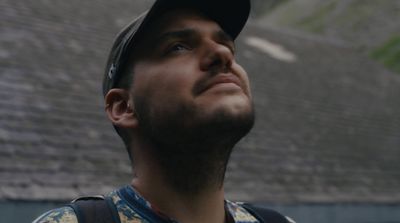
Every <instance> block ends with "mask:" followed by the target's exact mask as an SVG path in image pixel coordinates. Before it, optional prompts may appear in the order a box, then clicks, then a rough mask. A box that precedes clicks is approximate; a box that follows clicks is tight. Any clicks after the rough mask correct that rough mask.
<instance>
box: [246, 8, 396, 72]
mask: <svg viewBox="0 0 400 223" xmlns="http://www.w3.org/2000/svg"><path fill="white" fill-rule="evenodd" d="M277 2H278V1H266V3H265V4H262V6H261V3H260V2H259V1H255V2H254V4H255V5H257V7H258V8H261V9H262V10H260V9H258V10H256V11H257V15H258V17H259V23H260V24H262V25H263V26H273V27H278V28H281V29H282V28H285V29H294V30H299V31H303V32H304V31H305V32H308V33H312V34H317V35H321V36H323V37H325V38H328V39H333V40H336V41H342V42H345V43H348V44H350V45H352V46H354V47H355V48H357V49H358V50H359V51H360V52H363V53H365V54H368V55H370V56H371V57H372V58H374V59H376V60H378V61H381V62H382V63H384V64H385V65H386V66H387V67H388V68H390V69H392V70H395V71H397V72H398V73H400V65H399V64H400V23H399V22H398V21H400V1H393V0H380V1H376V0H296V1H294V0H286V1H279V2H280V4H278V3H277ZM267 3H268V4H267ZM273 3H274V4H273Z"/></svg>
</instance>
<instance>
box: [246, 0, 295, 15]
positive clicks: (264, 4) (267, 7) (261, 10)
mask: <svg viewBox="0 0 400 223" xmlns="http://www.w3.org/2000/svg"><path fill="white" fill-rule="evenodd" d="M287 1H289V0H268V1H266V0H252V1H251V6H252V9H251V11H252V14H253V15H254V16H256V17H257V16H262V15H265V14H267V13H268V12H270V11H272V10H274V9H275V8H277V7H278V6H280V5H283V3H286V2H287Z"/></svg>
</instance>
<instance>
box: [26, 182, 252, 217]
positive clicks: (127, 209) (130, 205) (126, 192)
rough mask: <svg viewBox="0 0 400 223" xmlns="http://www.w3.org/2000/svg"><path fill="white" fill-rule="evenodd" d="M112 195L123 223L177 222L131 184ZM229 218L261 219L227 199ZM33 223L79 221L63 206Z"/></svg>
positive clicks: (67, 207)
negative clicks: (153, 205) (155, 206)
mask: <svg viewBox="0 0 400 223" xmlns="http://www.w3.org/2000/svg"><path fill="white" fill-rule="evenodd" d="M107 196H110V197H111V198H112V200H113V202H114V204H115V206H116V208H117V211H118V215H119V218H120V220H121V223H155V222H157V223H177V221H176V220H174V219H171V218H168V217H167V216H165V215H163V214H161V213H160V212H158V211H157V210H156V209H155V208H154V207H152V205H151V204H150V203H149V202H148V201H146V200H145V199H144V198H143V197H142V196H140V195H139V193H137V192H136V191H135V189H134V188H133V187H131V186H125V187H122V188H120V189H118V190H116V191H113V192H111V193H110V194H108V195H107ZM225 209H226V213H227V219H230V221H231V222H234V223H259V221H258V220H257V219H256V218H255V217H254V216H253V215H251V214H250V213H249V212H247V211H246V209H244V208H243V207H241V206H240V205H238V204H237V203H235V202H231V201H228V200H226V201H225ZM33 223H78V220H77V217H76V215H75V212H74V210H73V209H72V208H71V207H69V206H65V207H61V208H57V209H54V210H50V211H48V212H46V213H44V214H43V215H41V216H40V217H38V218H37V219H36V220H35V221H33Z"/></svg>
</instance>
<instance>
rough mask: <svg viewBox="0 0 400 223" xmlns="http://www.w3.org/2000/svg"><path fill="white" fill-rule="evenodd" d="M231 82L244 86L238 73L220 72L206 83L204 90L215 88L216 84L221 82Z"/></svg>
mask: <svg viewBox="0 0 400 223" xmlns="http://www.w3.org/2000/svg"><path fill="white" fill-rule="evenodd" d="M229 83H232V84H235V85H237V86H238V87H240V88H242V82H241V81H240V79H239V78H238V77H237V76H236V75H233V74H218V75H216V76H215V77H213V78H211V79H210V80H209V81H207V82H206V83H205V86H204V88H203V89H202V91H207V90H208V89H210V88H213V87H214V86H216V85H219V84H229Z"/></svg>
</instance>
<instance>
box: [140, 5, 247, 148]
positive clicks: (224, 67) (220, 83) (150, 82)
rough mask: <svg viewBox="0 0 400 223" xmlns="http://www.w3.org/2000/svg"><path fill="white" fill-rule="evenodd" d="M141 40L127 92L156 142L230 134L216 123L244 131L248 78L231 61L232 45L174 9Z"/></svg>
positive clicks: (203, 21)
mask: <svg viewBox="0 0 400 223" xmlns="http://www.w3.org/2000/svg"><path fill="white" fill-rule="evenodd" d="M141 39H142V40H141V42H140V44H139V45H140V47H139V48H138V49H136V50H135V55H134V61H135V63H134V70H133V72H134V81H133V87H132V94H133V98H134V105H135V110H136V112H137V115H138V119H139V126H140V127H142V128H143V129H145V131H146V133H148V134H151V135H152V136H151V137H155V138H156V140H158V141H160V142H162V143H167V142H171V143H179V142H183V141H184V138H185V137H189V138H197V137H198V138H199V139H201V138H208V136H207V135H208V134H212V135H215V136H216V137H218V135H219V134H220V133H222V132H219V131H226V130H228V131H233V132H234V131H235V130H233V129H225V130H223V129H224V128H222V129H221V128H219V127H218V125H224V126H230V127H229V128H231V127H232V128H236V127H237V124H239V126H243V125H244V128H246V131H243V132H245V133H244V134H246V133H247V132H248V131H249V129H250V128H251V126H252V124H253V121H254V120H253V119H254V114H253V107H252V100H251V93H250V87H249V80H248V77H247V74H246V72H245V71H244V69H243V68H242V67H241V66H240V65H239V64H237V63H236V61H235V58H234V50H235V49H234V48H235V47H234V43H233V41H232V40H231V39H230V37H229V36H228V35H227V34H226V33H225V32H224V31H223V30H222V29H221V28H220V26H219V25H218V24H217V23H215V22H214V21H212V20H210V19H208V18H206V17H205V16H203V15H201V14H199V13H196V12H194V11H188V10H174V11H172V12H169V13H166V14H164V15H163V16H162V18H160V19H159V20H157V21H156V22H155V23H153V24H152V25H151V28H150V29H149V30H147V31H146V32H145V33H144V36H142V38H141ZM224 134H226V133H224ZM241 137H243V135H242V136H240V138H241Z"/></svg>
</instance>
